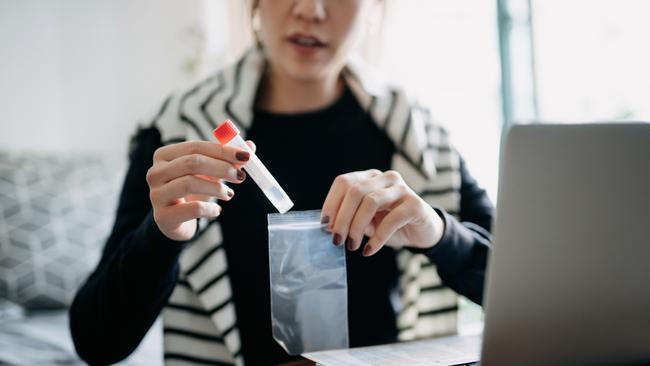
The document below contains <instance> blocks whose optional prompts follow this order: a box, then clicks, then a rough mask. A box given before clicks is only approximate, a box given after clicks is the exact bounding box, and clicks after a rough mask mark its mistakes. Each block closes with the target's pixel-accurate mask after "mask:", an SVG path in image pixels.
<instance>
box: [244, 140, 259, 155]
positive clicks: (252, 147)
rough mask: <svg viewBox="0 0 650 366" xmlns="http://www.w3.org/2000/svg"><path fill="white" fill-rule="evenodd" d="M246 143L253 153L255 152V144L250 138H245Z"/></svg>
mask: <svg viewBox="0 0 650 366" xmlns="http://www.w3.org/2000/svg"><path fill="white" fill-rule="evenodd" d="M246 144H247V145H248V147H249V148H250V149H251V150H252V151H253V153H255V151H256V150H257V146H255V143H254V142H253V141H251V140H247V141H246Z"/></svg>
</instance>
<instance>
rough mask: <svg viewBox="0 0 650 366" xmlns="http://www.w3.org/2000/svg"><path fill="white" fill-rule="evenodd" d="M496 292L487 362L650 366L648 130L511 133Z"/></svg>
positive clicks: (491, 291)
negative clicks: (638, 365)
mask: <svg viewBox="0 0 650 366" xmlns="http://www.w3.org/2000/svg"><path fill="white" fill-rule="evenodd" d="M486 291H487V292H486V316H485V330H484V334H483V335H484V340H483V349H482V365H487V366H491V365H513V364H521V365H605V364H617V365H622V364H640V363H647V362H650V124H643V123H639V124H591V125H520V126H515V127H513V128H512V129H511V131H510V133H509V135H508V137H507V141H506V145H505V153H504V154H503V159H502V162H501V168H500V181H499V196H498V203H497V219H496V227H495V236H494V250H493V252H492V255H491V258H490V261H489V268H488V278H487V285H486Z"/></svg>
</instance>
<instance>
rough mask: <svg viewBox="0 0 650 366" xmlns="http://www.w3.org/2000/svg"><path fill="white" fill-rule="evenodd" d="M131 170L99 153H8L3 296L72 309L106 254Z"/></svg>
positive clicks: (0, 209)
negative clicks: (124, 182)
mask: <svg viewBox="0 0 650 366" xmlns="http://www.w3.org/2000/svg"><path fill="white" fill-rule="evenodd" d="M123 171H124V165H123V163H121V162H120V161H119V160H118V159H113V160H111V159H107V158H105V157H101V156H98V155H79V154H58V155H46V154H37V153H21V154H16V153H6V152H4V153H3V152H0V298H4V299H7V300H9V301H12V302H14V303H16V304H19V305H21V306H23V307H24V308H26V309H27V310H41V309H57V308H65V307H67V306H69V304H70V302H71V301H72V299H73V297H74V294H75V291H76V290H77V288H78V287H79V285H80V284H81V283H82V282H83V281H84V280H85V278H86V277H87V276H88V274H89V272H90V271H91V270H92V269H93V268H94V266H95V265H96V263H97V260H98V258H99V256H100V254H101V248H102V247H103V243H104V241H105V239H106V237H107V235H108V233H109V231H110V227H111V224H112V222H113V215H114V211H115V207H116V204H117V200H118V194H119V188H120V185H121V181H122V177H123Z"/></svg>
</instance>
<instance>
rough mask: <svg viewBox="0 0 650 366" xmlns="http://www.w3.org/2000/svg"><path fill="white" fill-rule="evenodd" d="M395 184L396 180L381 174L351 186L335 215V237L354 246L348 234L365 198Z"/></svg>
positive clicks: (333, 228)
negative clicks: (337, 236)
mask: <svg viewBox="0 0 650 366" xmlns="http://www.w3.org/2000/svg"><path fill="white" fill-rule="evenodd" d="M394 183H395V180H394V179H393V177H391V176H387V175H384V174H379V175H376V176H374V177H372V178H365V179H363V180H361V181H360V182H358V183H356V184H353V185H352V186H350V187H349V188H348V190H347V191H346V192H345V197H344V198H343V201H342V202H341V205H340V206H339V209H338V211H337V212H336V214H335V219H334V226H333V227H332V232H333V233H334V235H335V236H336V235H340V237H341V238H343V239H345V240H346V242H347V244H348V246H352V243H351V242H350V240H348V233H349V231H350V225H351V224H352V220H353V219H354V216H355V215H356V213H357V210H358V208H359V205H361V202H362V201H363V199H364V197H365V196H366V195H368V194H370V193H372V192H375V191H378V190H381V189H383V188H386V187H389V186H391V185H393V184H394ZM335 244H336V243H335Z"/></svg>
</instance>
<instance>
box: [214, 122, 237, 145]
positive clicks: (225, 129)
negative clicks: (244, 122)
mask: <svg viewBox="0 0 650 366" xmlns="http://www.w3.org/2000/svg"><path fill="white" fill-rule="evenodd" d="M212 134H213V135H214V137H216V138H217V140H219V142H220V143H221V144H222V145H225V144H227V143H229V142H230V140H232V139H234V138H235V136H237V135H239V130H238V129H237V126H235V124H234V123H232V121H231V120H229V119H227V120H225V121H223V123H221V124H220V125H219V126H218V127H217V128H215V129H214V131H212Z"/></svg>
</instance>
